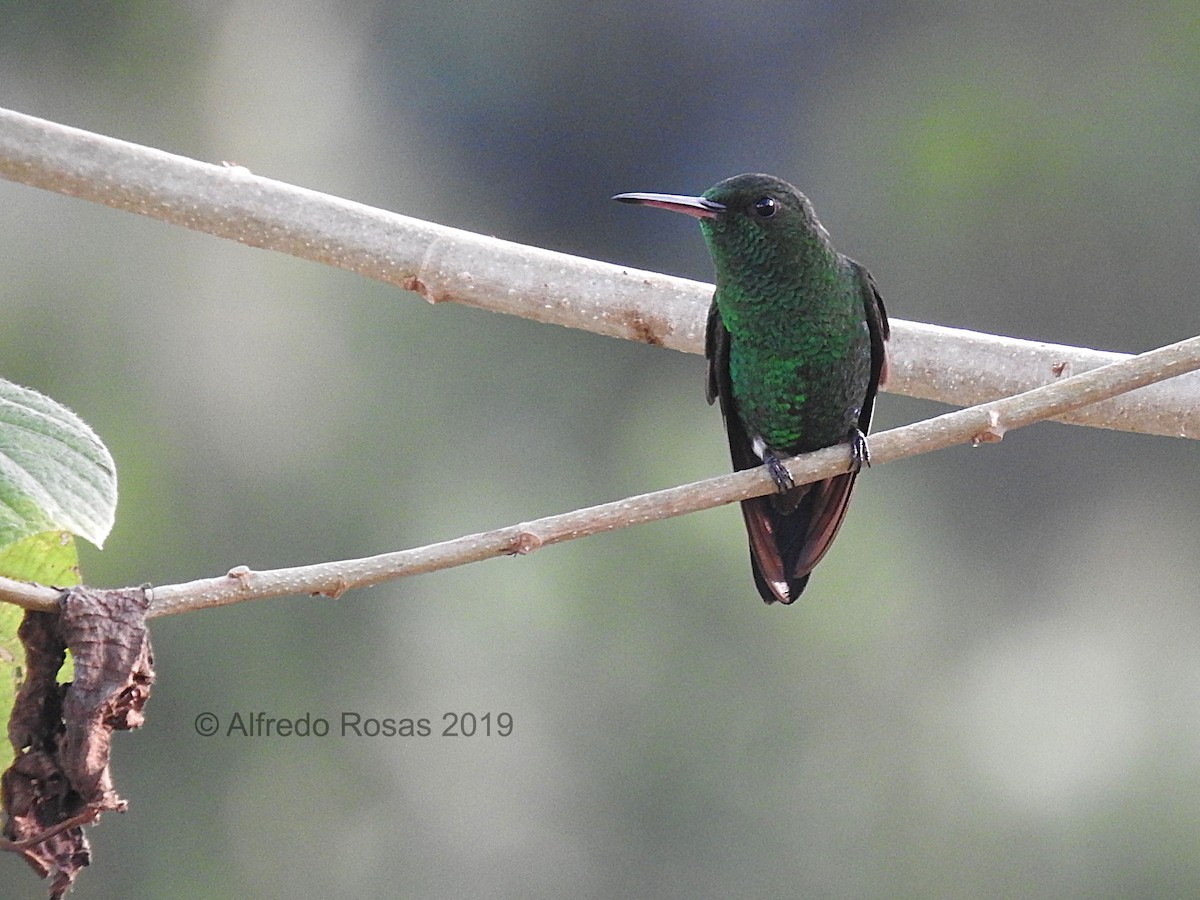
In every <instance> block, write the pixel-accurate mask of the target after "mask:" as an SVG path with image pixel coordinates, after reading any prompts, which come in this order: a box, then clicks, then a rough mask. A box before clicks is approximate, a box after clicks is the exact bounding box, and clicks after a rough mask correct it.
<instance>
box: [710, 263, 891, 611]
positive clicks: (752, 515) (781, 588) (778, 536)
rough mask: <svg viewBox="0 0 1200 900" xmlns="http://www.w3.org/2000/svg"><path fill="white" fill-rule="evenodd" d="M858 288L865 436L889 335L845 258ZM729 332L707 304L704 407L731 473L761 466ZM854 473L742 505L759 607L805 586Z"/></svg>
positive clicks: (874, 299) (878, 306)
mask: <svg viewBox="0 0 1200 900" xmlns="http://www.w3.org/2000/svg"><path fill="white" fill-rule="evenodd" d="M848 262H849V263H850V266H851V267H852V269H853V270H854V272H855V274H856V275H858V279H859V283H860V285H861V286H862V294H863V310H864V314H865V316H866V321H867V328H868V330H869V332H870V335H871V377H870V381H869V383H868V385H867V394H866V396H865V397H864V398H863V404H862V409H861V411H860V413H859V418H858V423H859V424H858V427H859V430H860V431H861V432H862V433H863V434H864V435H865V434H866V433H867V432H868V430H869V429H870V427H871V416H872V414H873V413H874V410H875V395H876V394H877V393H878V390H879V386H880V385H881V384H883V382H884V381H885V380H886V378H887V351H886V348H885V343H886V341H887V339H888V337H889V334H890V328H889V326H888V320H887V312H886V310H885V309H884V306H883V299H882V298H881V297H880V296H879V291H878V290H877V289H876V287H875V282H874V280H873V279H872V278H871V275H870V273H869V272H867V270H866V269H864V268H863V267H862V266H860V265H859V264H858V263H856V262H854V261H853V260H848ZM729 340H730V338H729V331H728V330H727V329H726V328H725V323H724V321H723V320H722V319H721V315H720V312H719V310H718V309H717V304H716V301H715V299H714V301H713V304H712V306H711V307H710V308H709V311H708V325H707V329H706V330H705V340H704V353H705V356H706V357H707V358H708V383H707V390H706V394H707V396H708V402H709V403H712V402H713V401H714V400H720V402H721V415H722V417H723V418H724V420H725V433H726V435H727V437H728V438H729V452H730V456H731V458H732V460H733V467H734V469H735V470H742V469H752V468H755V467H756V466H759V465H761V464H762V460H761V459H760V458H759V456H758V454H757V453H755V452H754V447H753V444H752V442H751V438H750V436H749V435H748V434H747V433H746V429H745V427H744V426H743V425H742V420H741V416H740V415H738V413H737V408H736V404H735V401H734V399H733V389H732V383H731V381H730V378H729ZM857 475H858V473H857V471H852V472H846V473H845V474H842V475H835V476H834V477H833V478H828V479H825V480H824V481H818V482H814V483H812V484H802V485H799V486H797V487H795V488H793V489H792V490H790V491H787V492H786V493H783V494H775V495H773V496H766V497H753V498H751V499H749V500H743V501H742V516H743V518H744V519H745V520H746V532H747V534H748V536H749V539H750V562H751V567H752V568H753V570H754V582H755V584H756V585H757V586H758V592H759V594H761V595H762V598H763V600H765V601H766V602H767V603H774V602H775V601H779V602H780V603H785V604H787V603H791V602H792V601H794V600H795V599H796V598H797V597H799V596H800V593H801V592H802V591H803V590H804V587H805V585H806V584H808V578H809V575H810V574H811V573H812V570H813V568H814V567H815V566H816V565H817V563H819V562H820V561H821V557H823V556H824V555H825V553H826V551H827V550H828V549H829V547H830V545H831V544H832V543H833V539H834V538H835V537H836V536H837V532H838V529H839V528H840V527H841V524H842V520H843V519H844V518H845V516H846V510H847V509H848V508H849V504H850V494H851V492H852V491H853V489H854V481H855V478H856V477H857Z"/></svg>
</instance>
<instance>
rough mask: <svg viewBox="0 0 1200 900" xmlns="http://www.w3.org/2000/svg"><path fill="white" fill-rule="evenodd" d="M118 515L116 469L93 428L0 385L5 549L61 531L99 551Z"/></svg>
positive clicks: (0, 543) (1, 540)
mask: <svg viewBox="0 0 1200 900" xmlns="http://www.w3.org/2000/svg"><path fill="white" fill-rule="evenodd" d="M116 511H117V469H116V466H115V465H114V464H113V459H112V456H111V455H109V452H108V449H107V448H106V447H105V446H104V445H103V444H102V443H100V439H99V438H98V437H96V435H95V433H94V432H93V431H92V429H90V428H89V427H88V426H87V425H86V424H84V422H83V420H81V419H80V418H79V417H78V416H76V415H75V414H74V413H73V412H71V411H70V410H69V409H67V408H66V407H65V406H63V405H61V404H59V403H56V402H55V401H53V400H51V399H50V398H49V397H45V396H43V395H41V394H39V393H37V391H31V390H29V389H28V388H23V387H19V386H18V385H15V384H13V383H12V382H9V381H4V380H2V379H0V547H4V546H7V545H8V544H11V543H14V542H16V541H18V540H21V539H22V538H25V537H28V536H30V535H32V534H37V533H39V532H43V531H56V530H65V531H69V532H71V533H72V534H77V535H79V536H80V537H84V538H87V539H88V540H89V541H91V542H92V543H93V544H95V545H96V546H97V547H100V546H103V544H104V539H105V538H106V537H108V533H109V531H111V530H112V526H113V519H114V517H115V516H116ZM39 580H40V579H39Z"/></svg>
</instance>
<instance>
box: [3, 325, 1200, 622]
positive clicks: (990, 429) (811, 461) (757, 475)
mask: <svg viewBox="0 0 1200 900" xmlns="http://www.w3.org/2000/svg"><path fill="white" fill-rule="evenodd" d="M1196 369H1200V337H1197V338H1191V339H1189V340H1186V341H1181V342H1180V343H1178V344H1171V345H1170V346H1168V347H1163V348H1161V349H1159V350H1153V351H1151V352H1149V353H1143V354H1142V355H1140V356H1136V357H1133V358H1131V359H1127V360H1121V361H1120V362H1116V363H1111V364H1110V365H1107V366H1104V367H1103V368H1100V369H1095V370H1093V371H1090V372H1087V373H1085V374H1082V375H1076V376H1074V377H1071V378H1065V379H1063V380H1062V381H1059V382H1057V383H1055V384H1051V385H1046V386H1044V387H1041V388H1036V389H1034V390H1032V391H1027V392H1026V393H1023V394H1018V395H1016V396H1014V397H1008V398H1005V399H1003V400H996V401H992V402H990V403H986V404H982V405H979V406H973V407H970V408H969V409H962V410H958V411H956V412H951V413H946V414H945V415H942V416H937V417H935V418H932V419H926V420H924V421H921V422H917V423H916V424H913V425H906V426H904V427H902V428H893V429H892V430H890V431H884V432H881V433H879V434H877V435H875V436H874V437H872V438H871V459H872V461H873V463H874V464H876V465H879V464H881V463H887V462H892V461H893V460H897V459H904V458H905V457H909V456H915V455H916V454H918V453H926V452H928V451H930V450H937V449H939V448H942V447H949V446H951V445H954V444H963V443H976V444H979V443H987V442H994V441H998V440H1000V439H1001V438H1002V437H1003V436H1004V434H1005V433H1006V432H1008V431H1011V430H1013V429H1015V428H1021V427H1023V426H1025V425H1029V424H1032V423H1033V422H1036V421H1039V420H1041V419H1045V418H1049V417H1051V416H1056V415H1061V414H1062V413H1064V412H1067V411H1069V410H1073V409H1078V408H1080V407H1082V406H1085V405H1087V404H1089V403H1094V402H1098V401H1101V400H1105V399H1107V398H1109V397H1115V396H1117V395H1118V394H1120V393H1122V392H1125V391H1129V390H1133V389H1136V388H1139V387H1142V386H1144V385H1147V384H1151V383H1154V382H1157V381H1161V380H1163V379H1166V378H1171V377H1173V376H1176V375H1180V374H1182V373H1184V372H1191V371H1194V370H1196ZM848 462H849V452H848V450H847V448H846V447H845V446H838V447H831V448H829V449H827V450H819V451H817V452H816V453H810V454H807V455H805V456H798V457H795V458H793V459H791V460H788V461H787V467H788V470H789V471H790V472H791V474H792V478H793V480H794V481H795V482H796V483H797V484H803V483H807V482H810V481H816V480H817V479H820V478H828V477H829V476H831V475H835V474H837V473H838V472H843V471H845V469H846V466H847V464H848ZM774 489H775V485H774V482H773V481H772V479H771V477H770V476H769V475H768V474H767V472H766V469H765V468H763V467H759V468H757V469H750V470H747V471H744V472H735V473H733V474H730V475H722V476H720V477H717V478H709V479H706V480H704V481H698V482H695V483H693V484H686V485H682V486H680V487H673V488H668V489H667V490H663V491H654V492H653V493H649V494H641V495H639V496H637V497H630V498H628V499H625V500H618V501H616V502H614V503H605V504H602V505H600V506H593V507H590V508H588V509H580V510H576V511H574V512H569V513H563V514H561V515H557V516H548V517H546V518H543V519H537V520H535V521H532V522H526V523H523V524H520V525H510V526H508V527H506V528H500V529H497V530H495V531H488V532H484V533H481V534H472V535H467V536H466V537H461V538H456V539H455V540H451V541H444V542H442V543H438V544H430V545H429V546H426V547H418V548H416V549H412V550H401V551H398V552H395V553H384V554H380V555H379V556H371V557H367V558H364V559H351V560H340V561H336V562H328V563H318V564H316V565H310V566H297V567H295V568H290V569H275V570H270V571H263V572H255V571H253V570H251V569H249V568H247V567H245V566H238V567H237V568H235V569H232V570H230V572H229V573H228V574H226V575H223V576H220V577H217V578H207V579H203V580H200V581H192V582H188V583H186V584H176V585H167V586H164V587H159V588H155V589H154V590H153V592H152V598H153V599H152V602H151V608H150V612H149V614H148V615H149V616H150V617H155V616H166V615H174V614H176V613H182V612H188V611H191V610H195V609H202V608H206V607H210V606H224V605H227V604H230V603H240V602H242V601H245V600H259V599H265V598H268V597H282V596H286V595H290V594H326V595H329V596H338V595H340V594H341V593H342V592H344V591H346V590H348V589H350V588H357V587H366V586H368V585H373V584H379V583H380V582H383V581H389V580H393V579H396V578H402V577H404V576H406V575H417V574H420V573H423V572H432V571H436V570H438V569H447V568H451V567H453V566H458V565H463V564H465V563H469V562H478V561H479V560H483V559H490V558H492V557H496V556H502V555H506V554H524V553H530V552H532V551H534V550H537V549H538V548H540V547H544V546H546V545H548V544H556V543H560V542H562V541H569V540H573V539H575V538H580V537H585V536H587V535H591V534H598V533H600V532H602V531H611V530H613V529H615V528H626V527H628V526H630V525H640V524H642V523H644V522H653V521H657V520H659V519H666V518H670V517H671V516H678V515H683V514H684V513H689V512H697V511H699V510H702V509H710V508H712V507H714V506H720V505H722V504H726V503H733V502H736V501H738V500H744V499H745V498H747V497H756V496H760V495H763V494H767V493H770V492H771V491H773V490H774ZM57 597H58V592H57V591H52V590H50V589H48V588H42V587H37V586H31V585H25V584H21V583H20V582H14V581H11V580H9V579H3V578H0V600H5V601H8V602H11V603H18V604H20V605H21V606H25V607H28V608H30V609H55V608H57V607H56V601H57Z"/></svg>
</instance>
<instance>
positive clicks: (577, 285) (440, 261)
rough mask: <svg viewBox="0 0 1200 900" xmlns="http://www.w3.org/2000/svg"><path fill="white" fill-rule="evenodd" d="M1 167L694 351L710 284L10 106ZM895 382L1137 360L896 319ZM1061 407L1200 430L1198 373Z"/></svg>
mask: <svg viewBox="0 0 1200 900" xmlns="http://www.w3.org/2000/svg"><path fill="white" fill-rule="evenodd" d="M0 177H4V178H7V179H9V180H12V181H18V182H22V183H24V184H29V185H33V186H35V187H40V188H44V189H46V190H51V191H57V192H58V193H62V194H69V195H72V196H76V197H82V198H84V199H87V200H91V201H93V202H96V203H103V204H106V205H108V206H112V207H114V208H116V209H124V210H128V211H130V212H136V213H140V214H142V215H146V216H151V217H153V218H156V219H161V220H162V221H164V222H171V223H174V224H176V225H183V226H185V227H187V228H192V229H195V230H197V231H204V232H207V233H209V234H214V235H217V236H219V237H225V238H230V239H231V240H235V241H240V242H241V243H243V244H249V245H251V246H255V247H263V248H267V249H270V250H277V251H280V252H283V253H289V254H291V255H293V256H298V257H301V258H304V259H310V260H315V261H317V262H322V263H325V264H327V265H331V266H337V267H339V268H343V269H349V270H350V271H353V272H358V273H359V274H361V275H365V276H366V277H368V278H373V279H375V280H377V281H384V282H388V283H390V284H395V285H398V286H399V287H402V288H404V289H406V290H410V291H416V292H417V293H419V294H420V295H421V296H422V297H424V298H425V299H426V300H428V301H430V302H431V303H440V302H442V301H450V302H455V303H465V304H467V305H469V306H476V307H479V308H482V309H490V310H493V311H495V312H503V313H509V314H512V315H519V316H524V317H526V318H529V319H534V320H537V321H540V322H550V323H554V324H558V325H565V326H568V327H571V328H581V329H585V330H588V331H594V332H597V333H599V334H606V335H611V336H613V337H621V338H626V339H629V340H637V341H643V342H645V343H648V344H654V345H656V346H661V347H669V348H672V349H675V350H683V351H686V352H689V353H699V352H701V351H702V345H703V332H704V318H705V311H706V309H707V307H708V302H709V299H710V298H711V296H712V287H711V286H710V285H706V284H701V283H699V282H695V281H688V280H685V279H682V278H672V277H669V276H666V275H660V274H657V273H654V272H642V271H638V270H635V269H627V268H624V267H620V266H614V265H609V264H607V263H602V262H597V261H595V260H589V259H579V258H577V257H572V256H567V255H565V254H561V253H553V252H551V251H549V250H542V249H539V248H536V247H526V246H522V245H520V244H514V243H510V242H508V241H501V240H497V239H495V238H489V237H484V236H482V235H477V234H471V233H470V232H466V231H458V230H456V229H453V228H446V227H443V226H441V225H434V224H431V223H428V222H422V221H419V220H417V219H410V218H407V217H405V216H400V215H396V214H394V213H388V212H384V211H382V210H378V209H373V208H371V207H369V206H364V205H362V204H359V203H352V202H350V201H348V200H342V199H339V198H337V197H331V196H328V195H326V194H320V193H317V192H316V191H310V190H306V189H304V188H299V187H294V186H292V185H288V184H283V183H281V182H278V181H272V180H270V179H267V178H262V177H259V176H257V175H253V174H251V173H250V172H249V171H247V170H246V169H244V168H242V167H240V166H214V165H210V164H207V163H202V162H197V161H195V160H191V159H187V158H186V157H182V156H175V155H172V154H170V153H164V152H162V151H161V150H154V149H151V148H148V147H141V146H138V145H136V144H129V143H126V142H124V141H119V140H115V139H113V138H107V137H103V136H101V135H97V134H92V133H90V132H87V131H80V130H78V129H75V128H69V127H67V126H64V125H58V124H55V123H53V122H47V121H44V120H42V119H36V118H33V117H31V116H26V115H22V114H21V113H17V112H11V111H8V110H0ZM892 329H893V338H892V342H891V344H890V347H889V351H890V356H891V378H890V380H889V382H888V385H887V388H888V390H890V391H892V392H895V393H901V394H909V395H911V396H914V397H922V398H924V399H929V400H940V401H942V402H945V403H952V404H955V405H961V406H965V405H968V404H974V403H982V402H985V401H987V400H993V399H996V398H999V397H1005V396H1009V395H1011V394H1016V393H1018V392H1020V391H1025V390H1029V389H1030V388H1033V387H1036V386H1038V385H1040V384H1045V383H1048V382H1053V381H1055V380H1056V379H1058V378H1060V377H1061V376H1062V375H1063V374H1067V375H1070V374H1074V373H1078V372H1083V371H1086V370H1088V369H1094V368H1096V367H1097V366H1100V365H1104V364H1106V363H1110V362H1114V361H1116V360H1118V359H1124V358H1127V357H1126V356H1125V355H1123V354H1116V353H1104V352H1101V351H1096V350H1087V349H1083V348H1079V347H1067V346H1062V345H1057V344H1044V343H1039V342H1036V341H1023V340H1017V339H1014V338H1006V337H998V336H995V335H987V334H980V333H977V332H972V331H964V330H960V329H953V328H943V327H940V326H936V325H923V324H919V323H914V322H905V321H903V320H899V319H893V320H892ZM1061 418H1062V420H1063V421H1066V422H1072V423H1075V424H1081V425H1092V426H1099V427H1104V428H1118V429H1122V430H1126V431H1139V432H1144V433H1148V434H1164V435H1174V436H1179V437H1191V438H1200V377H1192V378H1186V379H1177V380H1175V381H1172V382H1171V383H1170V384H1163V385H1157V386H1155V387H1152V388H1149V389H1147V390H1144V391H1139V392H1137V393H1135V394H1130V395H1125V396H1122V397H1121V398H1120V399H1119V400H1114V401H1112V402H1110V403H1102V404H1097V405H1095V406H1089V407H1086V408H1085V409H1083V410H1081V411H1080V412H1076V413H1069V414H1064V415H1063V416H1062V417H1061Z"/></svg>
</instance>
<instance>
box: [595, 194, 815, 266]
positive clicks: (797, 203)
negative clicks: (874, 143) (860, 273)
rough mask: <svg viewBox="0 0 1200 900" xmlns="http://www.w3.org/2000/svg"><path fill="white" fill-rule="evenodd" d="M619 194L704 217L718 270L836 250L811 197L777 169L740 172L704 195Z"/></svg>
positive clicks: (702, 225) (702, 223) (631, 200)
mask: <svg viewBox="0 0 1200 900" xmlns="http://www.w3.org/2000/svg"><path fill="white" fill-rule="evenodd" d="M613 199H614V200H620V201H621V202H623V203H640V204H642V205H645V206H657V207H659V208H661V209H669V210H671V211H673V212H681V213H685V214H686V215H689V216H695V217H696V218H698V219H699V220H700V228H701V230H702V231H703V232H704V237H705V239H706V240H707V241H708V246H709V249H710V250H711V251H712V255H713V261H714V262H715V263H716V266H717V272H718V275H721V274H723V270H725V269H726V267H727V266H729V265H734V266H737V265H745V264H747V263H748V264H751V265H753V264H754V263H756V262H757V263H759V264H762V265H771V266H773V265H779V264H786V263H787V262H788V261H790V260H793V259H795V258H796V256H797V255H807V254H809V253H810V252H811V251H812V249H814V245H815V247H818V248H820V249H821V250H830V247H829V235H828V233H827V232H826V231H825V228H824V227H823V226H822V225H821V223H820V222H819V221H817V216H816V214H815V213H814V212H813V208H812V204H811V203H809V202H808V198H807V197H805V196H804V195H803V194H802V193H800V191H798V190H796V188H794V187H792V185H790V184H788V183H787V182H786V181H783V180H782V179H780V178H776V177H775V176H773V175H760V174H747V175H735V176H734V177H732V178H726V179H725V180H724V181H721V182H718V183H717V184H714V185H713V186H712V187H710V188H709V189H708V190H707V191H705V192H704V193H703V194H701V195H700V196H699V197H688V196H684V195H681V194H642V193H636V194H617V195H616V196H615V197H613Z"/></svg>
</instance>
